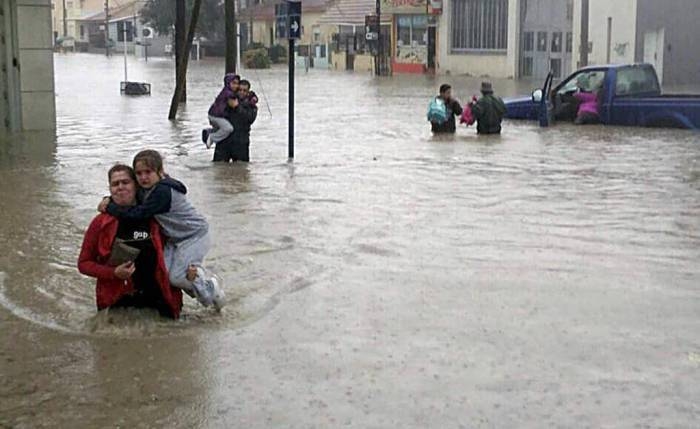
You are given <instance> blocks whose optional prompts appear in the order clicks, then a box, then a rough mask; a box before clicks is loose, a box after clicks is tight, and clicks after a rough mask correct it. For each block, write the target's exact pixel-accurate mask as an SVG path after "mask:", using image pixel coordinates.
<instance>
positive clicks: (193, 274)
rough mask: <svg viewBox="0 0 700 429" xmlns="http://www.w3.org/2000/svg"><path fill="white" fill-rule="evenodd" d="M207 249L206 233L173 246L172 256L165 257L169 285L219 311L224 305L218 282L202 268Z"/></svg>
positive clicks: (223, 297)
mask: <svg viewBox="0 0 700 429" xmlns="http://www.w3.org/2000/svg"><path fill="white" fill-rule="evenodd" d="M166 247H167V246H166ZM209 247H210V244H209V234H208V233H207V234H204V235H201V236H199V237H192V238H189V239H187V240H185V241H183V242H181V243H178V245H177V246H173V250H172V254H171V255H168V256H169V258H167V257H166V263H168V262H169V263H170V265H168V267H167V268H168V273H169V276H170V284H171V285H173V286H175V287H177V288H180V289H182V290H184V291H185V292H186V293H188V294H189V295H190V296H192V295H194V296H195V297H196V298H197V300H198V301H199V302H200V303H201V304H202V305H204V306H205V307H208V306H210V305H212V304H213V305H214V306H215V307H216V308H217V310H220V309H221V307H223V306H224V303H225V294H224V292H223V290H221V287H220V285H219V282H218V281H217V280H216V279H215V278H213V277H210V276H208V275H207V273H206V271H205V270H204V268H203V267H202V265H203V262H204V257H205V256H206V254H207V252H208V251H209ZM168 253H170V252H168Z"/></svg>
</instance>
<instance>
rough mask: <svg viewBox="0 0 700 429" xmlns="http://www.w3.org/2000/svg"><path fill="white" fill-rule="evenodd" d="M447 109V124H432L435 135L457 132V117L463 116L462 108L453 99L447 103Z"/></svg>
mask: <svg viewBox="0 0 700 429" xmlns="http://www.w3.org/2000/svg"><path fill="white" fill-rule="evenodd" d="M445 107H446V108H447V122H445V123H442V124H436V123H435V122H431V123H430V125H431V127H432V130H433V133H454V132H456V131H457V121H456V120H455V117H456V116H459V115H461V114H462V106H460V105H459V101H457V100H455V99H454V98H452V99H450V100H449V101H446V102H445Z"/></svg>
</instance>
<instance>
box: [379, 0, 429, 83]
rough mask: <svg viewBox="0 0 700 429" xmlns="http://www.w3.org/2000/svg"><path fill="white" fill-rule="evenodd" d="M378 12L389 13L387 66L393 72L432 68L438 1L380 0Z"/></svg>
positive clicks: (411, 71)
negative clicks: (380, 5) (389, 52)
mask: <svg viewBox="0 0 700 429" xmlns="http://www.w3.org/2000/svg"><path fill="white" fill-rule="evenodd" d="M382 1H383V5H382V13H388V14H391V15H392V16H393V19H392V23H393V37H392V41H393V43H392V56H391V59H392V61H391V69H392V71H393V72H394V73H427V72H433V71H434V70H435V59H436V58H435V54H436V46H437V31H436V27H437V20H436V19H435V15H438V14H440V13H441V12H442V2H436V1H429V0H382Z"/></svg>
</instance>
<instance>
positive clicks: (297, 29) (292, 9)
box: [287, 1, 301, 39]
mask: <svg viewBox="0 0 700 429" xmlns="http://www.w3.org/2000/svg"><path fill="white" fill-rule="evenodd" d="M287 16H288V18H289V19H288V21H287V22H288V23H289V27H288V33H287V37H288V38H289V39H301V2H300V1H289V2H287Z"/></svg>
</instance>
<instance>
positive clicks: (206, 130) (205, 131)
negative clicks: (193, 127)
mask: <svg viewBox="0 0 700 429" xmlns="http://www.w3.org/2000/svg"><path fill="white" fill-rule="evenodd" d="M210 133H211V130H210V129H209V128H204V129H202V143H204V144H207V140H209V134H210Z"/></svg>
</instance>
